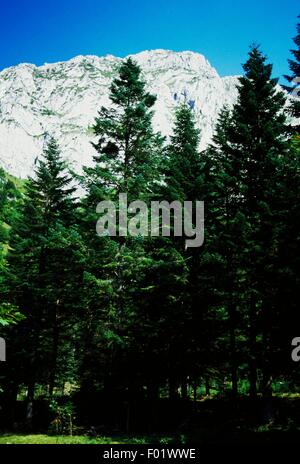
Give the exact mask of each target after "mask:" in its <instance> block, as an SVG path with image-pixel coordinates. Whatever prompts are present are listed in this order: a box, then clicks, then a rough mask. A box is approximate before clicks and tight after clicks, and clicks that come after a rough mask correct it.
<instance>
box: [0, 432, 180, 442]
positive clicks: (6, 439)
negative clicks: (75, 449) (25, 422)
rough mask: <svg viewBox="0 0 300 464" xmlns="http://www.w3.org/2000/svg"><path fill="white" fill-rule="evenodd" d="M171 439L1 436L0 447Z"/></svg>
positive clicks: (163, 440)
mask: <svg viewBox="0 0 300 464" xmlns="http://www.w3.org/2000/svg"><path fill="white" fill-rule="evenodd" d="M171 441H172V438H170V437H161V438H157V437H155V438H153V437H128V436H124V437H121V436H119V437H107V436H105V437H98V438H89V437H86V436H84V435H77V436H72V437H71V436H62V435H57V436H53V435H10V434H5V435H1V436H0V445H15V444H18V445H24V444H25V445H57V444H58V445H93V444H94V445H97V444H98V445H115V444H121V445H124V444H134V445H135V444H137V445H138V444H140V445H142V444H149V443H170V442H171Z"/></svg>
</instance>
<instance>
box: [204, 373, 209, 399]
mask: <svg viewBox="0 0 300 464" xmlns="http://www.w3.org/2000/svg"><path fill="white" fill-rule="evenodd" d="M205 394H206V396H209V395H210V386H209V380H208V377H205Z"/></svg>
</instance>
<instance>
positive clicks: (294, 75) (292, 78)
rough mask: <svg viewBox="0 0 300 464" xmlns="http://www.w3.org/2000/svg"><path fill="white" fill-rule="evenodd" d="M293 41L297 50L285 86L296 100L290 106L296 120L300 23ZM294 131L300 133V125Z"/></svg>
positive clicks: (298, 113)
mask: <svg viewBox="0 0 300 464" xmlns="http://www.w3.org/2000/svg"><path fill="white" fill-rule="evenodd" d="M298 18H300V16H298ZM293 41H294V43H295V45H296V48H295V49H293V50H291V53H292V55H293V59H289V60H288V63H289V67H290V71H291V74H290V75H286V76H284V77H285V79H286V80H287V81H288V82H289V85H287V86H285V89H286V90H287V91H288V92H290V93H291V94H292V95H293V96H294V97H295V98H296V100H294V101H293V102H292V104H291V105H290V114H291V115H292V116H293V117H295V118H300V101H299V98H300V89H299V84H300V23H298V24H297V35H296V37H294V39H293ZM294 130H296V131H297V132H299V125H297V126H296V127H295V128H294Z"/></svg>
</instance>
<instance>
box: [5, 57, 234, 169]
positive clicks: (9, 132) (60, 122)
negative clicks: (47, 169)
mask: <svg viewBox="0 0 300 464" xmlns="http://www.w3.org/2000/svg"><path fill="white" fill-rule="evenodd" d="M129 56H130V57H132V58H133V59H134V60H135V61H136V62H137V63H138V64H139V65H140V66H141V69H142V74H143V78H144V79H145V81H146V84H147V89H148V90H149V91H150V92H152V93H154V94H156V95H157V101H156V103H155V107H154V117H153V126H154V129H155V130H159V131H160V132H161V133H162V134H163V135H166V136H169V135H170V133H171V131H172V123H173V120H174V109H175V107H176V106H177V105H178V103H180V102H182V101H184V100H185V101H187V103H188V104H189V105H190V107H191V108H192V109H193V111H194V113H195V118H196V121H197V126H198V127H199V129H200V131H201V144H200V149H204V148H205V147H206V146H207V144H208V143H209V141H210V140H211V137H212V134H213V130H214V126H215V123H216V120H217V116H218V113H219V111H220V109H221V108H222V106H223V105H225V104H226V105H227V106H229V107H231V106H232V105H233V104H234V102H235V101H236V98H237V88H236V84H237V82H238V76H225V77H220V76H219V74H218V73H217V71H216V69H215V68H213V67H212V66H211V65H210V63H209V61H208V60H207V59H206V58H205V56H204V55H202V54H199V53H196V52H193V51H188V50H186V51H182V52H175V51H170V50H163V49H157V50H145V51H142V52H139V53H136V54H130V55H128V56H127V57H124V58H119V57H115V56H113V55H106V56H104V57H98V56H96V55H77V56H75V57H73V58H71V59H70V60H68V61H60V62H56V63H45V64H44V65H41V66H36V65H34V64H32V63H20V64H19V65H16V66H11V67H9V68H6V69H4V70H2V71H1V72H0V165H1V166H2V167H3V168H4V169H5V170H6V171H8V172H9V173H11V174H13V175H15V176H17V177H21V178H23V177H27V176H28V175H30V174H32V172H33V168H34V162H35V161H36V159H37V157H39V156H40V155H41V152H42V148H43V143H44V138H45V135H46V134H51V135H54V136H55V137H56V138H57V140H58V142H59V144H60V147H61V151H62V155H63V156H64V157H65V158H66V159H67V160H68V162H69V163H70V164H71V166H72V167H73V168H74V169H75V170H76V171H80V170H81V166H82V165H89V164H90V163H91V161H92V156H93V154H94V149H93V147H92V145H91V144H90V141H92V140H93V136H92V134H91V131H90V130H89V128H90V127H91V125H92V124H93V121H94V118H95V117H96V115H97V111H98V110H99V109H100V107H101V106H102V105H103V106H109V105H110V104H111V102H110V100H109V85H110V82H111V80H112V78H113V77H114V76H115V75H116V72H117V69H118V65H119V64H120V63H121V62H122V61H123V60H125V59H126V58H128V57H129Z"/></svg>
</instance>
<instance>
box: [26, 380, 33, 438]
mask: <svg viewBox="0 0 300 464" xmlns="http://www.w3.org/2000/svg"><path fill="white" fill-rule="evenodd" d="M34 390H35V383H34V381H32V382H30V383H29V384H28V391H27V402H26V417H25V424H26V428H27V430H28V431H31V430H32V429H33V402H34Z"/></svg>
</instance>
